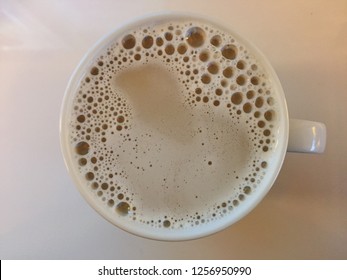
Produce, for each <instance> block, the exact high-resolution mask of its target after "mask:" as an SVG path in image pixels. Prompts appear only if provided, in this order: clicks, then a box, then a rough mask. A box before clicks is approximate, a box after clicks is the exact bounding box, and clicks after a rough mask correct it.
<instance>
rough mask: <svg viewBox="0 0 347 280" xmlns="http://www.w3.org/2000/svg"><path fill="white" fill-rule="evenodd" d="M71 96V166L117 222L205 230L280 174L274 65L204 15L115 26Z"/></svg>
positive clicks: (97, 200) (69, 118)
mask: <svg viewBox="0 0 347 280" xmlns="http://www.w3.org/2000/svg"><path fill="white" fill-rule="evenodd" d="M72 99H73V101H72V102H71V108H69V110H67V112H68V114H69V116H68V120H69V121H68V123H67V124H66V127H65V129H66V130H67V135H68V141H69V150H70V153H71V155H72V158H73V160H72V161H73V162H72V163H71V164H72V167H71V168H72V169H73V172H75V173H76V174H77V177H78V178H79V180H80V182H81V184H82V186H81V187H82V188H84V189H85V190H86V192H88V193H90V195H91V196H92V199H93V200H94V201H95V203H97V204H98V205H100V207H101V208H103V209H104V210H105V211H108V212H109V217H114V219H115V220H119V219H120V220H122V222H124V221H126V222H127V223H129V224H133V225H134V226H135V227H136V225H138V226H139V227H148V228H150V229H151V228H152V229H154V230H155V229H165V230H167V231H170V230H173V229H175V230H185V229H187V228H199V227H202V226H205V225H208V224H211V223H214V222H215V221H217V220H220V219H223V218H224V217H226V216H230V215H233V213H234V212H235V211H236V210H237V209H238V208H239V207H240V206H241V205H244V204H247V202H248V200H249V199H250V197H252V196H253V195H254V194H255V193H257V191H258V190H259V189H261V188H262V186H263V185H264V184H265V181H266V178H267V176H270V177H271V176H273V173H272V172H271V170H272V156H273V154H274V153H275V149H276V144H277V139H276V131H277V130H278V127H279V122H280V118H281V117H280V114H279V113H278V108H277V95H276V93H275V90H274V86H273V84H272V81H271V78H269V73H267V71H266V70H265V69H264V68H263V66H262V65H261V63H259V61H258V60H257V58H256V57H255V56H254V55H253V54H252V53H251V52H250V51H249V50H248V49H247V47H246V46H244V45H243V44H242V42H240V41H239V40H238V39H237V38H235V37H234V36H233V35H232V34H229V33H226V32H225V31H223V30H221V29H219V28H217V27H214V26H212V25H210V24H208V23H205V22H200V21H192V20H177V21H175V20H168V21H158V22H154V23H148V24H147V25H142V26H139V27H134V28H133V29H129V30H127V31H126V32H124V33H123V34H119V36H118V37H116V38H115V39H114V40H113V41H112V42H111V43H110V44H109V45H107V46H105V48H104V49H102V50H100V52H99V53H98V54H97V56H96V57H95V60H94V61H92V62H91V64H90V65H89V66H88V69H87V71H85V72H84V73H83V74H82V76H81V77H80V79H79V83H78V89H77V90H76V92H75V95H74V96H73V97H72ZM269 170H270V171H269Z"/></svg>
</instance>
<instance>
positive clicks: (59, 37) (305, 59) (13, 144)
mask: <svg viewBox="0 0 347 280" xmlns="http://www.w3.org/2000/svg"><path fill="white" fill-rule="evenodd" d="M162 10H181V11H182V10H186V11H194V12H196V13H200V14H205V15H207V14H208V15H209V16H210V17H212V18H216V19H218V20H219V21H221V22H224V23H225V24H229V25H230V26H232V27H233V29H235V30H238V31H239V33H241V34H243V36H244V37H246V38H248V39H249V40H251V41H253V42H254V43H255V45H257V46H258V47H259V48H260V49H261V50H262V51H263V52H264V53H265V55H267V56H268V58H269V60H270V61H271V63H272V64H273V66H274V68H275V69H276V71H277V72H278V75H279V78H280V80H281V82H282V85H283V88H284V90H285V93H286V96H287V103H288V108H289V112H290V116H291V117H295V118H303V119H309V120H316V121H321V122H324V123H325V124H326V125H327V129H328V142H327V148H326V152H325V153H324V154H323V155H305V154H288V155H287V157H286V160H285V163H284V165H283V168H282V170H281V173H280V175H279V177H278V180H277V181H276V183H275V184H274V186H273V188H272V190H271V191H270V193H269V194H268V196H267V197H266V198H265V199H264V200H263V202H262V203H261V204H260V205H259V206H258V207H257V208H256V209H255V210H254V211H253V212H251V214H249V215H248V216H247V217H246V218H244V219H243V220H242V221H240V222H238V223H237V224H235V225H234V226H232V227H230V228H228V229H226V230H224V231H223V232H220V233H218V234H215V235H213V236H210V237H206V238H203V239H199V240H195V241H187V242H178V243H177V242H176V243H169V242H158V241H152V240H146V239H143V238H139V237H136V236H133V235H130V234H128V233H126V232H123V231H122V230H120V229H118V228H116V227H114V226H112V225H111V224H109V223H108V222H107V221H105V220H104V219H103V218H101V217H100V216H99V215H98V214H97V213H96V212H95V211H94V210H93V209H91V208H90V207H89V205H87V203H86V202H85V201H84V200H83V199H82V197H81V195H80V194H79V193H78V191H77V189H76V188H75V187H74V185H73V183H72V180H71V179H70V178H69V176H68V174H67V171H66V169H65V166H64V163H63V158H62V155H61V151H60V145H59V128H58V124H59V113H60V106H61V103H62V98H63V94H64V90H65V87H66V85H67V81H68V79H69V76H70V75H71V73H72V71H73V69H74V68H75V66H76V65H77V63H78V62H79V60H80V59H81V57H82V56H83V54H84V52H85V51H87V49H88V48H89V47H90V46H91V45H92V44H93V43H94V42H95V41H96V40H97V39H98V38H100V37H101V36H102V35H104V34H105V33H107V32H109V31H111V30H112V29H113V28H115V27H116V26H117V25H119V24H120V23H122V22H123V21H125V20H130V19H132V18H134V17H137V16H140V15H143V14H146V13H149V12H156V11H162ZM346 89H347V1H346V0H334V1H328V0H325V1H319V0H317V1H315V0H310V1H307V0H306V1H300V0H295V1H294V0H291V1H270V0H262V1H241V0H239V1H219V0H214V1H189V0H179V1H171V0H169V1H164V0H157V1H139V0H138V1H120V0H119V1H117V0H113V1H68V0H64V1H6V0H2V1H1V2H0V147H1V153H0V258H1V259H191V258H193V259H346V258H347V144H346V139H347V124H346V121H347V92H346Z"/></svg>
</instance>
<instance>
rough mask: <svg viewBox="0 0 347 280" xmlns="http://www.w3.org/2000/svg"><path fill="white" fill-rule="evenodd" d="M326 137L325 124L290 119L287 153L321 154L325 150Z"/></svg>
mask: <svg viewBox="0 0 347 280" xmlns="http://www.w3.org/2000/svg"><path fill="white" fill-rule="evenodd" d="M326 137H327V133H326V126H325V124H323V123H320V122H313V121H307V120H298V119H290V120H289V140H288V147H287V152H296V153H312V154H321V153H323V152H324V150H325V145H326Z"/></svg>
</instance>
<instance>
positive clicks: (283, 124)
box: [59, 12, 289, 241]
mask: <svg viewBox="0 0 347 280" xmlns="http://www.w3.org/2000/svg"><path fill="white" fill-rule="evenodd" d="M168 18H170V19H171V20H179V19H191V20H196V21H200V22H202V23H209V24H211V25H213V26H215V27H217V28H220V29H221V30H224V31H226V32H228V33H229V34H231V35H232V36H233V37H235V38H236V39H237V40H238V41H240V42H241V43H242V44H243V45H245V46H246V48H247V49H249V50H250V51H251V52H252V54H253V55H254V56H255V57H256V59H257V60H258V61H259V63H260V64H261V65H262V66H263V67H264V68H265V69H266V71H267V72H268V74H269V76H270V77H271V81H272V82H273V83H274V85H273V87H274V88H275V89H274V91H276V97H277V98H278V100H277V103H278V102H279V104H278V106H279V108H280V114H281V120H280V125H279V128H278V130H279V132H278V133H280V134H281V135H282V136H281V137H278V138H277V140H278V143H277V145H276V149H278V150H277V151H276V153H274V157H275V158H276V160H274V162H275V163H276V168H273V171H272V172H271V173H272V174H271V176H269V177H271V178H268V180H267V181H268V182H267V183H263V184H262V189H261V191H259V190H257V195H252V196H250V197H249V198H247V200H248V201H250V202H248V203H247V207H244V208H245V209H244V210H243V211H241V214H240V215H238V216H237V217H236V218H233V219H228V220H227V221H224V219H223V222H222V223H219V224H218V223H217V222H216V223H215V222H213V225H212V226H210V227H209V228H210V230H205V231H204V232H201V229H200V228H199V230H193V229H190V230H189V232H188V234H187V233H186V231H184V232H183V234H182V232H180V231H178V230H171V231H170V232H165V233H161V231H156V230H153V231H148V230H143V228H141V226H135V227H131V228H130V227H128V226H126V225H125V223H122V221H121V220H120V219H112V218H111V217H110V215H109V214H108V213H107V212H106V211H105V210H104V207H103V206H101V203H97V202H95V201H94V199H93V197H92V196H91V195H90V192H88V190H87V188H85V185H82V184H81V182H80V180H79V178H78V176H77V175H76V174H75V172H74V170H73V164H72V163H71V162H72V155H71V153H70V152H69V149H68V141H67V139H68V135H67V130H66V129H64V125H65V124H66V123H67V120H68V117H67V115H68V114H67V113H66V110H68V109H69V108H71V103H72V98H69V97H71V96H74V94H75V92H76V90H77V87H78V85H79V82H80V79H81V76H82V75H81V72H84V71H85V69H87V68H88V66H89V65H91V63H92V62H93V61H94V59H95V57H96V56H97V54H98V53H100V51H101V50H103V49H104V48H105V46H107V45H108V44H109V43H111V42H112V41H114V40H115V39H116V38H118V37H119V36H120V35H121V34H123V33H124V31H126V30H128V29H132V28H134V27H138V26H141V25H143V24H144V23H147V22H153V21H159V20H164V21H168V20H169V19H168ZM93 58H94V59H93ZM59 130H60V146H61V150H62V154H63V159H64V162H65V166H66V168H67V170H68V173H69V175H70V177H71V178H72V180H73V182H74V185H75V187H77V189H78V190H79V192H80V194H81V195H82V196H83V197H84V199H85V200H86V201H87V202H88V204H89V205H90V206H91V207H92V208H93V209H94V210H96V211H97V212H98V213H99V214H100V215H101V216H102V217H103V218H104V219H106V220H107V221H109V222H110V223H111V224H113V225H115V226H117V227H119V228H121V229H123V230H125V231H127V232H129V233H132V234H135V235H137V236H140V237H145V238H149V239H154V240H163V241H183V240H192V239H197V238H201V237H205V236H208V235H211V234H214V233H216V232H219V231H221V230H223V229H225V228H227V227H229V226H230V225H232V224H234V223H236V222H237V221H239V220H240V219H242V218H243V217H245V216H246V215H247V214H248V213H250V212H251V211H252V210H253V209H254V208H255V207H256V206H257V205H258V204H259V203H260V201H262V199H263V198H264V197H265V195H266V194H267V193H268V192H269V190H270V189H271V187H272V186H273V184H274V182H275V180H276V178H277V176H278V174H279V172H280V170H281V167H282V165H283V161H284V158H285V155H286V150H287V145H288V138H289V116H288V109H287V104H286V99H285V95H284V92H283V88H282V85H281V83H280V80H279V78H278V76H277V74H276V72H275V70H274V69H273V67H272V65H271V64H270V62H269V61H268V59H267V58H266V57H265V55H264V54H263V53H262V52H261V51H260V50H259V49H258V48H257V47H256V46H255V45H254V44H253V43H252V42H250V41H249V40H248V39H246V38H244V37H243V36H241V35H239V33H238V32H236V31H235V30H233V29H232V28H230V27H228V26H227V24H223V23H219V22H218V21H217V20H215V19H211V18H210V17H206V16H203V15H198V14H194V13H187V12H159V13H151V14H146V15H144V16H141V17H136V18H134V19H132V20H130V21H127V22H124V23H123V24H121V25H119V26H118V27H115V28H114V29H113V30H112V31H111V32H109V33H108V34H105V35H104V36H102V37H101V38H100V39H99V40H98V41H97V42H96V43H95V44H94V45H93V46H92V47H91V48H90V49H89V50H88V51H87V52H86V53H85V55H84V56H83V58H82V59H81V60H80V62H79V63H78V64H77V66H76V68H75V70H74V71H73V73H72V75H71V76H70V80H69V82H68V85H67V87H66V90H65V93H64V97H63V103H62V107H61V112H60V123H59ZM280 140H282V141H281V142H280ZM279 142H280V143H279ZM238 207H239V206H238ZM229 216H231V215H229Z"/></svg>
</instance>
